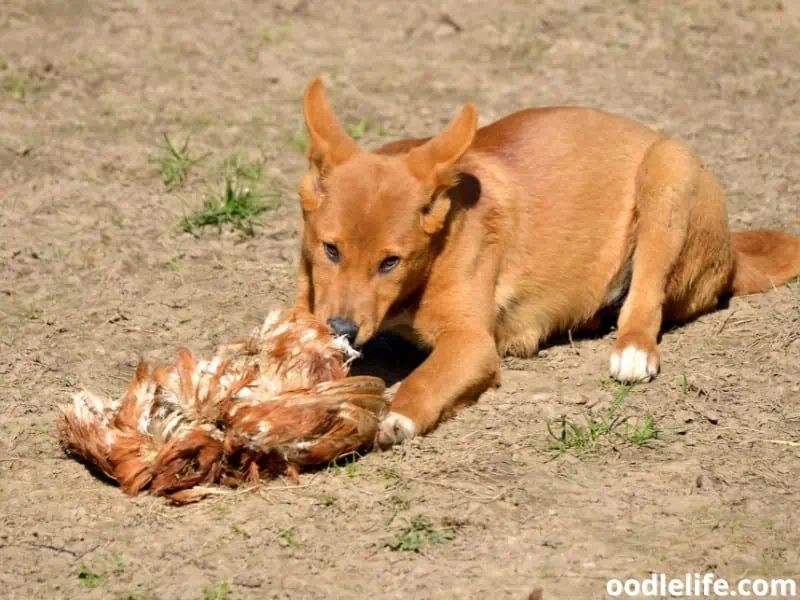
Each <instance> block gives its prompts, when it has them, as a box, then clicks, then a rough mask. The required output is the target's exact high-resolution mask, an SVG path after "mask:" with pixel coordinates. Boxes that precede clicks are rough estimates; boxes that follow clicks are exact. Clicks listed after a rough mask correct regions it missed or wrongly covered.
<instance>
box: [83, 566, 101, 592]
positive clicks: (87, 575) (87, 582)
mask: <svg viewBox="0 0 800 600" xmlns="http://www.w3.org/2000/svg"><path fill="white" fill-rule="evenodd" d="M77 574H78V583H79V584H80V586H81V587H82V588H86V589H89V590H90V589H93V588H96V587H97V586H98V584H99V583H100V581H101V580H102V579H103V574H102V573H95V572H94V571H92V570H91V569H90V568H89V567H87V566H86V565H80V566H79V567H78V571H77Z"/></svg>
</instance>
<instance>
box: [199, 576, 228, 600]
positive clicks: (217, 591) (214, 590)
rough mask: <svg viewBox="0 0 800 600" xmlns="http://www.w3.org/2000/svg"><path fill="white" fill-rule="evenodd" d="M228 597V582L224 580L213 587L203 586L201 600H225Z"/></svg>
mask: <svg viewBox="0 0 800 600" xmlns="http://www.w3.org/2000/svg"><path fill="white" fill-rule="evenodd" d="M227 597H228V582H227V580H225V579H222V580H220V581H218V582H217V583H216V584H215V585H206V586H203V600H225V599H226V598H227Z"/></svg>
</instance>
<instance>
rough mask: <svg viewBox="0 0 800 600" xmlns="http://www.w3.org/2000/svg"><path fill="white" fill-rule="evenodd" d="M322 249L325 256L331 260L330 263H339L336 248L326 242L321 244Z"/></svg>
mask: <svg viewBox="0 0 800 600" xmlns="http://www.w3.org/2000/svg"><path fill="white" fill-rule="evenodd" d="M322 247H323V249H324V250H325V255H326V256H327V257H328V258H329V259H331V262H334V263H338V262H339V249H338V248H337V247H336V246H334V245H333V244H329V243H328V242H322Z"/></svg>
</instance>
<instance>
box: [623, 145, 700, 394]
mask: <svg viewBox="0 0 800 600" xmlns="http://www.w3.org/2000/svg"><path fill="white" fill-rule="evenodd" d="M701 172H702V165H701V163H700V160H699V159H698V158H697V156H696V155H695V154H694V153H693V152H692V151H691V150H690V149H689V148H687V147H686V146H684V145H683V144H681V143H680V142H677V141H675V140H671V139H661V140H659V141H657V142H655V143H654V144H653V145H652V146H651V147H650V148H649V149H648V151H647V154H646V155H645V158H644V160H643V161H642V163H641V165H640V166H639V170H638V172H637V176H636V199H635V208H634V219H633V223H632V227H633V228H634V244H635V247H634V252H633V272H632V278H631V285H630V289H629V291H628V295H627V297H626V299H625V302H624V303H623V305H622V309H621V310H620V313H619V318H618V320H617V327H618V335H617V339H616V342H615V343H614V346H613V350H612V353H611V358H610V362H609V370H610V373H611V376H612V377H614V378H615V379H617V380H619V381H625V382H635V381H649V380H650V379H652V378H653V377H655V376H656V374H657V373H658V370H659V362H660V357H659V349H658V334H659V331H660V329H661V323H662V317H663V310H664V304H665V302H666V300H667V297H666V289H667V285H668V282H669V281H670V278H671V276H672V273H673V269H674V267H675V265H676V264H677V263H678V261H679V259H680V258H681V254H682V252H683V250H684V246H685V243H686V239H687V235H688V232H689V228H690V216H691V214H692V212H693V205H694V204H695V202H696V201H697V188H698V177H699V175H700V173H701Z"/></svg>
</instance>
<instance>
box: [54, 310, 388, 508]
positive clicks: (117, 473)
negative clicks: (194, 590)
mask: <svg viewBox="0 0 800 600" xmlns="http://www.w3.org/2000/svg"><path fill="white" fill-rule="evenodd" d="M357 355H358V353H357V352H356V351H355V350H353V349H352V348H351V347H350V345H349V344H348V342H347V340H346V339H344V338H335V337H334V336H333V334H332V332H331V330H330V329H329V327H328V326H327V325H326V324H325V323H323V322H321V321H319V320H317V319H316V318H315V317H313V316H312V315H310V314H307V313H301V312H296V311H292V310H285V311H274V312H272V313H270V314H269V315H268V316H267V318H266V319H265V321H264V323H263V325H262V326H261V327H260V328H258V329H256V330H255V331H253V333H252V335H251V336H250V338H248V339H245V340H242V341H239V342H234V343H230V344H225V345H223V346H220V347H219V348H218V349H217V351H216V353H215V354H214V356H213V357H212V358H211V359H210V360H200V361H198V360H196V359H195V358H194V357H193V356H192V354H191V352H189V350H187V349H186V348H181V349H179V350H178V356H177V360H176V361H175V362H174V363H173V364H172V365H169V366H159V367H155V368H153V367H151V365H149V364H148V363H147V362H144V361H142V362H141V363H140V364H139V366H138V367H137V369H136V373H135V375H134V376H133V378H132V379H131V381H130V384H129V385H128V389H127V391H126V392H125V393H124V394H123V395H122V397H121V398H120V399H119V400H111V399H107V398H102V397H100V396H97V395H95V394H92V393H91V392H88V391H82V392H79V393H77V394H75V395H73V397H72V404H70V405H68V406H64V407H62V415H61V416H60V418H59V423H58V425H59V435H60V440H61V444H62V447H63V448H64V450H65V451H66V452H67V453H68V454H70V455H72V456H75V457H77V458H80V459H82V460H84V461H86V462H88V463H89V464H90V465H92V466H94V467H95V468H97V469H98V470H100V471H101V472H102V473H103V474H104V475H106V476H107V477H109V478H111V479H112V480H114V481H116V482H118V484H119V486H120V488H121V489H122V490H123V491H124V492H125V493H127V494H130V495H136V494H138V493H139V492H143V491H147V492H149V493H151V494H154V495H159V496H166V497H167V498H169V499H170V500H172V501H174V502H177V503H186V502H192V501H195V500H198V499H199V498H201V497H202V496H203V495H205V494H206V493H207V488H204V487H203V486H209V485H211V484H224V485H230V486H234V485H238V484H241V483H243V482H247V483H251V484H255V483H257V482H258V481H259V480H261V479H262V478H263V477H268V476H279V475H289V476H291V477H296V476H297V474H298V472H299V470H300V469H302V468H304V467H308V466H312V465H324V464H326V463H328V462H330V461H332V460H334V459H336V458H337V457H340V456H342V455H345V454H348V453H351V452H354V451H357V450H359V449H360V448H362V447H368V446H370V445H371V444H372V441H373V439H374V437H375V433H376V429H377V426H378V423H379V421H380V419H381V418H382V417H383V416H384V415H385V414H386V413H387V411H388V400H387V399H386V396H385V393H384V392H385V383H384V381H383V380H382V379H379V378H376V377H363V376H362V377H348V376H347V375H348V371H349V366H350V363H351V361H352V360H353V359H354V358H356V357H357Z"/></svg>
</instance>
